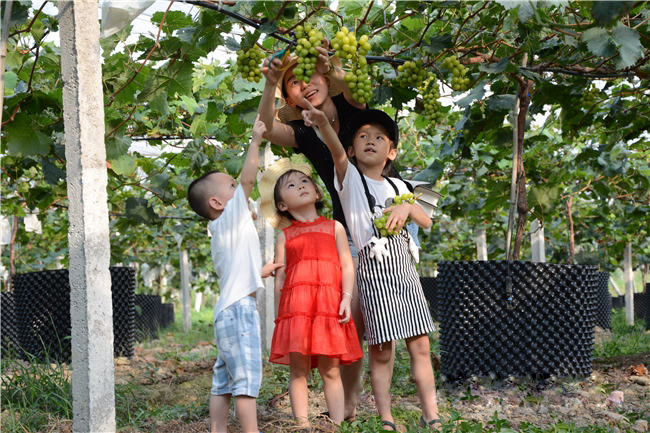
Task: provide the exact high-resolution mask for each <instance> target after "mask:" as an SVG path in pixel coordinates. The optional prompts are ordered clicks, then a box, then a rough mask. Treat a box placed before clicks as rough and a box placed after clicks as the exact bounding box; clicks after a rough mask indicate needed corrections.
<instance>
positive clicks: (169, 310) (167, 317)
mask: <svg viewBox="0 0 650 433" xmlns="http://www.w3.org/2000/svg"><path fill="white" fill-rule="evenodd" d="M172 323H174V304H171V303H169V304H162V311H161V320H160V326H161V327H163V328H167V327H168V326H170V325H171V324H172Z"/></svg>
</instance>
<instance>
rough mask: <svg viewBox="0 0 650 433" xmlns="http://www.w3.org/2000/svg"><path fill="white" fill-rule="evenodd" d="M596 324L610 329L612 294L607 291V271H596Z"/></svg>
mask: <svg viewBox="0 0 650 433" xmlns="http://www.w3.org/2000/svg"><path fill="white" fill-rule="evenodd" d="M596 326H600V327H601V328H602V329H612V295H611V294H610V293H609V273H608V272H598V292H597V302H596Z"/></svg>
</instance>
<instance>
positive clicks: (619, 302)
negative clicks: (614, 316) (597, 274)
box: [612, 295, 625, 310]
mask: <svg viewBox="0 0 650 433" xmlns="http://www.w3.org/2000/svg"><path fill="white" fill-rule="evenodd" d="M612 308H616V309H617V310H620V309H622V308H625V296H623V295H621V296H615V297H613V298H612Z"/></svg>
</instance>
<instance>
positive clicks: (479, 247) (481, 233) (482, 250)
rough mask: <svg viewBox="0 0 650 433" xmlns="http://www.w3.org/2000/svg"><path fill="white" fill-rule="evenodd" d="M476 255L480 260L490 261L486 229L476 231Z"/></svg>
mask: <svg viewBox="0 0 650 433" xmlns="http://www.w3.org/2000/svg"><path fill="white" fill-rule="evenodd" d="M476 253H477V255H478V260H487V259H488V254H487V236H486V234H485V229H484V228H480V229H476Z"/></svg>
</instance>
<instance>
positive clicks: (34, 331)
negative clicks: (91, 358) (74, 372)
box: [12, 267, 135, 363]
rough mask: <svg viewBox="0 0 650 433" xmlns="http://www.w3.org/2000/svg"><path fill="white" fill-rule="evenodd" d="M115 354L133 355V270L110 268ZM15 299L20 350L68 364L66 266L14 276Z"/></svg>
mask: <svg viewBox="0 0 650 433" xmlns="http://www.w3.org/2000/svg"><path fill="white" fill-rule="evenodd" d="M109 271H110V274H111V281H112V285H111V290H112V302H113V306H114V307H113V337H114V338H113V341H114V347H113V349H114V354H115V355H116V356H133V344H134V331H133V321H132V319H130V317H131V318H132V317H133V312H134V308H133V293H134V291H135V271H134V270H133V269H130V268H121V267H116V268H109ZM12 282H13V287H14V301H15V308H16V320H17V328H18V341H19V344H20V347H21V351H20V352H21V353H24V354H29V355H32V356H34V357H35V358H36V359H38V360H40V361H46V360H47V359H48V356H49V359H50V360H55V361H58V362H64V363H70V361H71V360H72V353H71V340H70V335H71V320H70V280H69V274H68V270H67V269H60V270H56V271H40V272H30V273H27V274H19V275H14V277H13V279H12Z"/></svg>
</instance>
